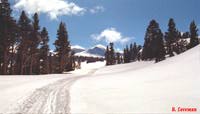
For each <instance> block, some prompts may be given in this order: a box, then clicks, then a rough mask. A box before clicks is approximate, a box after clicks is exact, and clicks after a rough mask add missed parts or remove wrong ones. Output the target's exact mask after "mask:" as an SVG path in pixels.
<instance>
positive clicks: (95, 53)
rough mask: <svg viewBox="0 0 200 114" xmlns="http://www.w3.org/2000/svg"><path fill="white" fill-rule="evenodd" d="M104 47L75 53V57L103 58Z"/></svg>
mask: <svg viewBox="0 0 200 114" xmlns="http://www.w3.org/2000/svg"><path fill="white" fill-rule="evenodd" d="M105 51H106V47H105V46H103V45H100V44H99V45H96V46H94V47H92V48H90V49H88V50H85V51H82V52H80V53H76V54H75V55H76V56H86V57H104V55H105Z"/></svg>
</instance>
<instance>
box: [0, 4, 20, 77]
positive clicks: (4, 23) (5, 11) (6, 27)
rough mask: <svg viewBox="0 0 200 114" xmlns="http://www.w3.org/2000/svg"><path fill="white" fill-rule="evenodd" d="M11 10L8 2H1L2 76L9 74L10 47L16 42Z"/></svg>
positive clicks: (0, 49)
mask: <svg viewBox="0 0 200 114" xmlns="http://www.w3.org/2000/svg"><path fill="white" fill-rule="evenodd" d="M11 12H12V10H11V8H10V4H9V2H8V0H1V2H0V74H8V73H9V69H8V65H9V64H10V61H12V60H11V59H10V58H9V54H10V47H11V46H12V47H13V45H14V42H15V40H16V33H15V32H16V31H15V30H16V29H17V26H16V23H15V20H14V19H13V17H11Z"/></svg>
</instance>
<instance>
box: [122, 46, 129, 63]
mask: <svg viewBox="0 0 200 114" xmlns="http://www.w3.org/2000/svg"><path fill="white" fill-rule="evenodd" d="M130 60H131V54H130V50H129V48H128V46H126V48H125V49H124V63H130Z"/></svg>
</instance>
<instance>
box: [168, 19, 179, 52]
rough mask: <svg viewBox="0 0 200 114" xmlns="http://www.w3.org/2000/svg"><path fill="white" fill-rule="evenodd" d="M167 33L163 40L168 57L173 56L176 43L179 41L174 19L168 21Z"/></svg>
mask: <svg viewBox="0 0 200 114" xmlns="http://www.w3.org/2000/svg"><path fill="white" fill-rule="evenodd" d="M168 27H169V28H168V32H166V35H165V40H166V44H167V52H168V54H169V55H170V56H174V54H173V52H174V50H175V48H176V45H175V44H176V42H177V41H178V39H179V32H178V31H177V29H176V24H175V22H174V19H172V18H171V19H169V24H168Z"/></svg>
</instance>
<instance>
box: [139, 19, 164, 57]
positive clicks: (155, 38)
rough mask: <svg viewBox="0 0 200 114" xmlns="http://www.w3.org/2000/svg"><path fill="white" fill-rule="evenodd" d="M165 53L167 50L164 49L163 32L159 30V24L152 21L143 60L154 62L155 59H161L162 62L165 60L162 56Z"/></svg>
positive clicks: (147, 33)
mask: <svg viewBox="0 0 200 114" xmlns="http://www.w3.org/2000/svg"><path fill="white" fill-rule="evenodd" d="M160 48H161V49H160ZM163 50H164V51H163ZM162 51H163V52H162ZM164 52H165V49H164V43H163V37H162V32H161V30H160V28H159V24H158V23H157V22H156V21H155V20H152V21H151V22H150V24H149V26H148V28H147V31H146V35H145V42H144V46H143V51H142V59H143V60H152V59H155V58H159V60H162V59H163V57H162V56H163V55H162V54H163V53H164ZM159 53H160V54H159ZM158 55H159V57H158Z"/></svg>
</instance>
